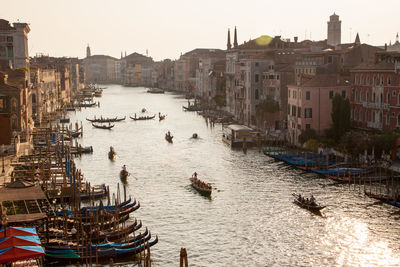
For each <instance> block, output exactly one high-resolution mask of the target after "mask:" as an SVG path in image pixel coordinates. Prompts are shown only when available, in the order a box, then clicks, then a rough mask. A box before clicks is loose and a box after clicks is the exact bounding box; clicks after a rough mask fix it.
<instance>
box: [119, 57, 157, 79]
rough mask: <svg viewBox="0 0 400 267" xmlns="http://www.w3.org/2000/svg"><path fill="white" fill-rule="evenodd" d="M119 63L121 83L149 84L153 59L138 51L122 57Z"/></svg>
mask: <svg viewBox="0 0 400 267" xmlns="http://www.w3.org/2000/svg"><path fill="white" fill-rule="evenodd" d="M120 61H121V63H120V70H121V71H120V73H121V79H122V84H124V85H129V86H151V76H152V70H153V68H154V67H153V65H154V62H153V59H152V58H151V57H147V56H144V55H142V54H139V53H136V52H135V53H132V54H130V55H128V56H125V57H123V58H122V59H121V60H120Z"/></svg>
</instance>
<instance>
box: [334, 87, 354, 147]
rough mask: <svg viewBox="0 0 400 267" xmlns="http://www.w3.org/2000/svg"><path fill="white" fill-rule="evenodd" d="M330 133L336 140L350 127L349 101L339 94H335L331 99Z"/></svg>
mask: <svg viewBox="0 0 400 267" xmlns="http://www.w3.org/2000/svg"><path fill="white" fill-rule="evenodd" d="M331 117H332V122H333V125H332V134H333V136H332V137H333V138H334V139H335V140H336V141H338V140H339V139H340V138H341V137H342V136H343V135H344V134H345V133H346V132H347V131H348V130H349V129H350V101H349V99H344V98H343V97H342V96H341V95H340V94H335V96H334V97H333V99H332V112H331Z"/></svg>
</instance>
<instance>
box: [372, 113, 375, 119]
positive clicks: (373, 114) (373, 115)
mask: <svg viewBox="0 0 400 267" xmlns="http://www.w3.org/2000/svg"><path fill="white" fill-rule="evenodd" d="M372 122H375V111H373V112H372Z"/></svg>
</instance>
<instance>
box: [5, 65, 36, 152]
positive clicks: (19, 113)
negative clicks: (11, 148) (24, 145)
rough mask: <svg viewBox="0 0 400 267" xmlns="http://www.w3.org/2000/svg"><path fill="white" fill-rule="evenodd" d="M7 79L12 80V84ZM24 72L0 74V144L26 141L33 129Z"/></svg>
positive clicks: (10, 71) (9, 71)
mask: <svg viewBox="0 0 400 267" xmlns="http://www.w3.org/2000/svg"><path fill="white" fill-rule="evenodd" d="M9 79H10V80H13V82H12V84H10V83H9ZM24 81H27V75H26V73H25V72H20V71H12V70H8V71H7V72H0V125H1V126H2V127H0V144H4V145H11V144H17V143H19V140H21V141H28V140H29V138H30V133H31V130H32V127H33V123H31V118H30V108H29V90H28V88H26V87H25V86H24Z"/></svg>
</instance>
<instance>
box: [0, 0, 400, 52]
mask: <svg viewBox="0 0 400 267" xmlns="http://www.w3.org/2000/svg"><path fill="white" fill-rule="evenodd" d="M399 10H400V1H399V0H386V1H375V0H372V1H369V0H363V1H361V0H353V1H349V0H347V1H344V0H337V1H334V2H330V1H329V2H328V1H323V0H322V1H321V0H318V1H316V0H307V1H289V0H280V1H267V0H255V1H238V0H231V1H227V0H202V1H190V0H186V1H184V0H168V1H166V0H160V1H159V0H153V1H143V0H141V1H137V0H114V1H105V0H96V1H94V0H84V1H82V0H69V1H54V0H35V1H32V0H19V1H9V2H7V8H2V9H1V10H0V18H2V19H6V20H9V21H10V22H17V21H19V22H26V23H29V24H30V28H31V32H30V33H29V53H30V55H31V56H35V55H36V53H44V54H48V55H50V56H57V57H61V56H68V57H79V58H82V57H85V55H86V54H85V53H86V46H87V44H89V45H90V47H91V50H92V55H93V54H105V55H110V56H113V57H117V58H119V57H120V55H121V51H123V52H124V53H125V51H126V52H127V53H128V54H130V53H133V52H138V53H141V54H146V49H148V52H149V56H151V57H153V59H154V60H162V59H165V58H170V59H176V58H178V57H179V56H180V54H181V53H186V52H188V51H190V50H192V49H195V48H220V49H226V37H227V30H228V28H230V29H231V32H233V28H234V27H235V26H237V29H238V41H239V43H243V41H247V40H249V39H253V38H256V37H258V36H260V35H270V36H275V35H281V36H282V38H291V39H292V40H293V37H294V36H298V37H299V41H301V40H304V39H311V40H323V39H326V38H327V21H328V20H329V16H330V15H332V14H333V13H334V12H335V13H336V14H338V15H339V18H340V20H341V21H342V43H346V42H350V41H351V42H352V41H354V38H355V36H356V33H357V32H359V34H360V38H361V42H362V43H369V44H372V45H384V44H385V43H389V42H390V41H391V42H392V43H393V42H395V37H396V33H397V32H399V31H400V22H399V20H398V12H399ZM232 38H233V36H232Z"/></svg>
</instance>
